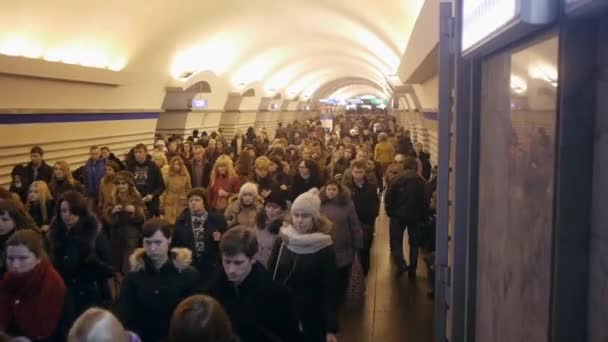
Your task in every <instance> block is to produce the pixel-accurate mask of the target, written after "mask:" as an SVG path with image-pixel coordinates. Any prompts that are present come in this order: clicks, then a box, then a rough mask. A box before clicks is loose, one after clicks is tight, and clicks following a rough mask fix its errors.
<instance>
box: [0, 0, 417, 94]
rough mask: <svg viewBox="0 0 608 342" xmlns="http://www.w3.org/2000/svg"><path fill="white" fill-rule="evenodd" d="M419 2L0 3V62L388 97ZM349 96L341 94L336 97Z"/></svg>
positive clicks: (237, 88)
mask: <svg viewBox="0 0 608 342" xmlns="http://www.w3.org/2000/svg"><path fill="white" fill-rule="evenodd" d="M423 2H424V0H383V1H377V0H351V1H344V0H283V1H276V0H221V1H214V0H174V1H169V0H86V1H83V0H54V1H41V0H19V1H1V2H0V53H2V54H8V55H21V56H26V57H30V58H43V59H45V60H48V61H53V62H58V63H71V64H82V65H85V66H91V67H102V68H108V69H111V70H124V71H131V72H137V73H142V74H147V75H150V77H151V78H154V79H157V80H159V82H160V83H162V85H164V86H166V85H169V84H172V85H175V84H179V83H180V82H181V83H184V84H186V83H187V82H188V80H192V79H193V78H196V75H200V74H202V73H205V74H211V75H214V77H215V78H216V79H218V80H221V82H223V83H224V84H225V85H226V86H227V88H228V89H229V90H230V91H234V92H242V91H245V90H247V88H248V87H249V86H250V85H251V84H253V83H256V84H261V87H262V89H263V91H264V92H265V95H266V96H274V95H276V94H277V93H281V94H283V96H284V98H290V97H296V96H299V97H300V99H308V98H319V97H320V96H331V95H332V94H336V93H339V94H342V95H344V94H351V93H352V94H356V93H361V92H366V93H377V94H378V95H382V94H385V95H387V94H389V93H390V91H391V90H390V89H391V86H392V85H398V84H400V80H399V79H398V77H395V74H396V73H397V70H398V68H399V65H400V62H401V60H402V56H403V53H404V51H405V48H406V45H407V42H408V39H409V36H410V33H411V31H412V28H413V26H414V22H415V20H416V17H417V16H418V13H419V11H420V8H421V6H422V3H423ZM342 88H346V89H342Z"/></svg>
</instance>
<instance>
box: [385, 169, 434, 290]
mask: <svg viewBox="0 0 608 342" xmlns="http://www.w3.org/2000/svg"><path fill="white" fill-rule="evenodd" d="M403 166H404V169H405V171H404V172H402V173H400V174H399V175H398V176H397V177H396V179H395V180H394V181H393V182H392V184H391V185H390V186H389V188H388V191H387V192H386V196H385V198H384V202H385V209H386V214H387V215H388V217H390V219H391V221H390V226H389V229H390V247H391V256H392V257H393V261H394V262H395V265H396V266H397V273H396V275H397V276H401V274H403V272H405V271H406V270H407V271H408V275H409V277H410V279H414V278H416V267H417V265H418V248H419V240H420V237H419V236H420V225H421V224H422V223H423V222H424V221H425V219H426V218H427V216H428V212H429V203H428V197H427V195H426V188H425V182H424V180H423V179H422V177H420V175H418V173H417V172H416V166H417V165H416V160H415V159H413V158H406V159H405V161H404V163H403ZM406 227H407V229H408V236H409V244H410V266H409V267H408V266H407V264H406V262H405V258H404V256H403V234H404V232H405V229H406Z"/></svg>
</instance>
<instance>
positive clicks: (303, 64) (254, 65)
mask: <svg viewBox="0 0 608 342" xmlns="http://www.w3.org/2000/svg"><path fill="white" fill-rule="evenodd" d="M261 56H263V55H258V56H256V57H254V59H253V60H252V61H251V62H248V63H247V64H246V65H245V66H244V67H242V68H241V69H240V70H239V71H237V72H236V73H235V76H234V77H233V79H239V78H241V79H255V80H264V81H265V84H266V88H267V90H268V91H269V92H272V91H273V90H274V91H277V90H278V89H281V88H283V87H285V86H286V85H288V84H289V83H290V81H292V80H294V79H297V78H299V77H301V76H302V75H305V74H308V73H310V72H312V71H315V70H318V69H319V67H320V66H324V65H327V64H335V65H338V66H340V67H346V66H351V67H352V68H353V69H355V70H368V71H369V72H370V73H374V74H376V75H378V76H379V77H384V75H385V72H384V71H383V70H382V69H381V67H380V66H378V65H377V64H378V63H372V62H370V60H369V59H367V58H365V57H364V56H359V55H353V54H345V53H344V51H340V50H332V49H324V50H318V51H314V50H313V51H310V52H309V53H307V54H306V55H301V54H300V55H297V54H294V55H293V56H290V57H289V58H288V59H284V60H281V61H280V63H279V64H277V65H276V66H275V67H274V68H273V69H272V70H271V71H270V72H267V73H265V74H264V73H263V72H260V68H258V66H259V65H260V64H261V63H258V61H260V60H261ZM266 68H267V66H264V65H262V68H261V69H266ZM247 72H249V75H244V74H245V73H247ZM233 83H240V85H241V86H242V83H246V82H245V81H244V80H243V81H241V82H233Z"/></svg>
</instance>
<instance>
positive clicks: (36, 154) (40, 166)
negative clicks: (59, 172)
mask: <svg viewBox="0 0 608 342" xmlns="http://www.w3.org/2000/svg"><path fill="white" fill-rule="evenodd" d="M30 160H31V161H30V162H29V163H28V164H27V165H26V166H25V172H24V178H25V179H24V180H25V181H24V184H25V186H26V188H28V187H29V186H30V184H32V183H33V182H34V181H37V180H41V181H45V182H46V183H47V184H48V183H49V182H50V181H51V178H53V168H52V167H51V166H50V165H48V164H47V163H46V162H45V161H44V151H43V150H42V148H41V147H40V146H34V147H32V149H31V150H30Z"/></svg>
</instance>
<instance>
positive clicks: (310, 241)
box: [281, 225, 332, 254]
mask: <svg viewBox="0 0 608 342" xmlns="http://www.w3.org/2000/svg"><path fill="white" fill-rule="evenodd" d="M281 238H282V239H283V243H284V244H285V247H287V249H289V250H290V251H292V252H294V253H296V254H314V253H316V252H318V251H320V250H322V249H323V248H325V247H327V246H331V244H332V240H331V236H330V235H327V234H323V233H311V234H301V233H299V232H298V231H297V230H295V229H294V228H293V226H292V225H289V226H287V227H283V228H282V229H281Z"/></svg>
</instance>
